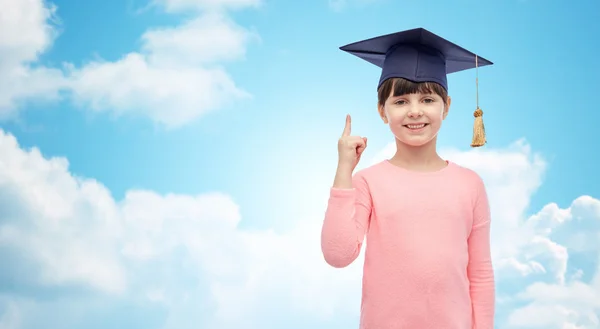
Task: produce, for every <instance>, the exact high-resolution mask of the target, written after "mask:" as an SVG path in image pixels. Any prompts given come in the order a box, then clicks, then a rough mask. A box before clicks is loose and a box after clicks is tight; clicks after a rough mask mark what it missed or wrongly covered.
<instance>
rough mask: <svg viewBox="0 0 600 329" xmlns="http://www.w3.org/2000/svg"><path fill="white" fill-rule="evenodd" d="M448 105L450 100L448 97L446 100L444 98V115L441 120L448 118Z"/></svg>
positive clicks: (450, 102)
mask: <svg viewBox="0 0 600 329" xmlns="http://www.w3.org/2000/svg"><path fill="white" fill-rule="evenodd" d="M450 104H452V98H450V96H448V98H446V106H445V107H444V115H443V116H442V120H444V119H446V117H447V116H448V112H449V111H450Z"/></svg>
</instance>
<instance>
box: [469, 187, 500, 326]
mask: <svg viewBox="0 0 600 329" xmlns="http://www.w3.org/2000/svg"><path fill="white" fill-rule="evenodd" d="M478 185H479V186H478V195H477V197H476V201H475V204H474V208H473V215H474V217H473V228H472V230H471V234H470V235H469V241H468V242H469V264H468V268H467V274H468V277H469V281H470V294H471V301H472V307H473V329H493V328H494V308H495V282H494V270H493V268H492V260H491V252H490V222H491V216H490V209H489V202H488V198H487V193H486V191H485V186H484V185H483V182H481V181H480V182H479V184H478Z"/></svg>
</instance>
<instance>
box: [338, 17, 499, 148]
mask: <svg viewBox="0 0 600 329" xmlns="http://www.w3.org/2000/svg"><path fill="white" fill-rule="evenodd" d="M340 49H341V50H343V51H346V52H348V53H350V54H353V55H355V56H357V57H359V58H362V59H364V60H365V61H367V62H370V63H372V64H375V65H377V66H379V67H380V68H381V69H382V70H381V77H380V78H379V84H378V85H377V89H379V87H380V86H381V84H382V83H383V82H384V81H385V80H387V79H390V78H404V79H406V80H410V81H413V82H436V83H438V84H440V85H441V86H442V87H444V88H445V89H446V90H448V80H447V77H446V75H447V74H449V73H454V72H459V71H463V70H468V69H473V68H475V69H477V68H478V67H480V66H486V65H492V64H493V63H492V62H490V61H489V60H487V59H485V58H482V57H480V56H478V55H475V54H474V53H472V52H470V51H468V50H466V49H465V48H462V47H460V46H458V45H456V44H454V43H452V42H450V41H448V40H446V39H444V38H442V37H440V36H438V35H435V34H433V33H431V32H429V31H427V30H425V29H423V28H418V29H412V30H406V31H401V32H396V33H392V34H387V35H382V36H379V37H375V38H371V39H367V40H363V41H359V42H354V43H351V44H348V45H345V46H342V47H340ZM478 80H479V79H476V80H475V81H476V85H477V109H476V110H475V113H473V116H474V117H475V124H474V126H473V140H472V142H471V146H472V147H479V146H483V145H484V144H485V143H486V138H485V127H484V125H483V111H482V110H481V109H480V108H479V91H478Z"/></svg>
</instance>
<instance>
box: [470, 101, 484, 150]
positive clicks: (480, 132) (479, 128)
mask: <svg viewBox="0 0 600 329" xmlns="http://www.w3.org/2000/svg"><path fill="white" fill-rule="evenodd" d="M473 116H474V117H475V123H474V124H473V141H472V142H471V147H480V146H483V145H485V143H486V141H485V126H484V125H483V111H482V110H481V109H480V108H479V107H477V110H475V113H473Z"/></svg>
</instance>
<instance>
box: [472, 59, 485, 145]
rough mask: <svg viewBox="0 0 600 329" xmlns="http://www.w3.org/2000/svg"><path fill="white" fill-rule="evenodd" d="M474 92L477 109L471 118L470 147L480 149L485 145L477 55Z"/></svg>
mask: <svg viewBox="0 0 600 329" xmlns="http://www.w3.org/2000/svg"><path fill="white" fill-rule="evenodd" d="M475 91H476V96H477V109H476V110H475V113H473V116H474V117H475V123H474V124H473V140H472V141H471V147H480V146H483V145H485V143H486V140H485V126H484V125H483V111H482V110H481V109H480V108H479V63H478V58H477V55H475Z"/></svg>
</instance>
